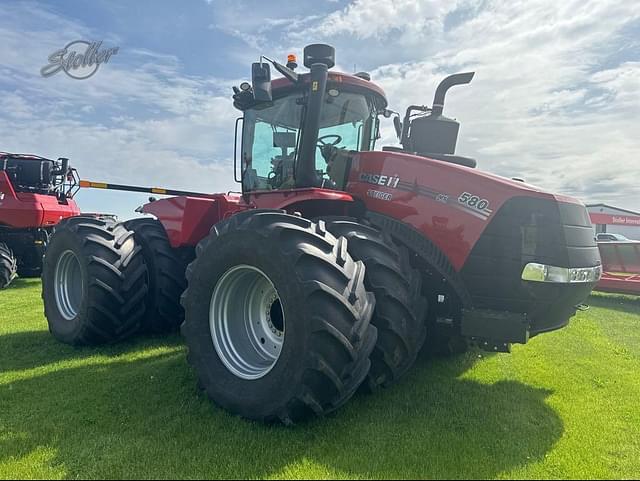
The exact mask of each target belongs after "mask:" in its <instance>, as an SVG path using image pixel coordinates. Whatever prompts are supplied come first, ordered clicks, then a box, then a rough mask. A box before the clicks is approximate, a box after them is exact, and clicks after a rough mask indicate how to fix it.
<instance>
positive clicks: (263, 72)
mask: <svg viewBox="0 0 640 481" xmlns="http://www.w3.org/2000/svg"><path fill="white" fill-rule="evenodd" d="M251 84H252V86H253V98H254V99H255V100H257V101H258V102H271V100H273V97H272V95H271V67H269V64H268V63H266V62H256V63H254V64H251Z"/></svg>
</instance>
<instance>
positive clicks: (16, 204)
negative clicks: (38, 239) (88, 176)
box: [0, 171, 80, 229]
mask: <svg viewBox="0 0 640 481" xmlns="http://www.w3.org/2000/svg"><path fill="white" fill-rule="evenodd" d="M0 198H2V199H1V200H0V225H6V226H9V227H13V228H16V229H29V228H41V227H52V226H54V225H56V224H57V223H58V222H60V221H61V220H62V219H66V218H67V217H73V216H75V215H79V214H80V209H78V206H77V204H76V203H75V201H74V200H73V199H67V203H66V204H63V203H60V202H58V199H57V197H56V196H55V195H43V194H30V193H16V191H15V190H14V189H13V186H12V185H11V182H9V178H8V177H7V174H6V172H3V171H0Z"/></svg>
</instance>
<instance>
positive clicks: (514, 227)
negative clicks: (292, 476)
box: [43, 45, 601, 424]
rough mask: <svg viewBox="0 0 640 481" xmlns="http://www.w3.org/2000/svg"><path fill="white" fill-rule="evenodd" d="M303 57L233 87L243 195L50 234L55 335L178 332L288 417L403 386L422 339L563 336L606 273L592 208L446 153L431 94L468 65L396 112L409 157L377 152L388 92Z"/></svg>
mask: <svg viewBox="0 0 640 481" xmlns="http://www.w3.org/2000/svg"><path fill="white" fill-rule="evenodd" d="M269 64H270V65H272V66H273V67H274V68H275V69H276V70H277V71H278V72H280V73H281V74H282V78H277V79H275V80H273V81H272V80H271V67H270V65H269ZM304 65H305V66H306V67H308V68H309V70H310V71H309V72H308V73H297V72H296V71H295V68H296V67H297V65H296V64H295V60H294V59H293V58H290V61H289V63H288V64H287V66H284V65H282V64H279V63H278V62H275V61H272V60H270V59H266V58H265V57H263V58H261V61H260V62H258V63H255V64H253V66H252V80H253V82H252V84H249V83H243V84H242V85H240V88H234V91H235V95H234V104H235V106H236V107H237V108H238V109H239V110H240V111H241V112H242V117H241V118H240V119H238V121H237V122H236V145H237V146H238V150H239V153H240V155H239V159H240V162H239V165H238V163H236V166H237V168H236V174H237V176H238V178H237V179H236V180H237V181H238V182H240V183H241V185H242V192H241V193H237V194H236V193H229V194H213V195H207V196H202V195H200V196H196V195H182V196H175V197H171V198H165V199H162V200H157V201H151V202H150V203H148V204H146V205H144V206H143V207H142V208H141V212H144V213H145V214H150V215H152V216H154V217H153V218H145V219H137V220H133V221H129V222H125V223H115V222H111V221H103V220H97V219H92V218H85V217H76V218H71V219H68V220H65V221H63V222H62V223H61V224H60V225H59V226H58V227H57V228H56V230H55V233H54V235H53V236H52V238H51V242H50V245H49V248H48V250H47V253H46V256H45V261H44V274H43V281H44V283H43V289H44V293H43V295H44V303H45V312H46V316H47V318H48V321H49V326H50V329H51V332H52V333H53V335H54V336H56V337H57V338H58V339H60V340H61V341H63V342H66V343H69V344H95V343H104V342H114V341H118V340H120V339H123V338H125V337H127V336H129V335H131V334H132V333H134V332H138V331H139V330H140V329H146V330H149V329H150V330H154V331H159V330H166V329H170V328H174V327H177V326H178V325H180V324H182V333H183V335H184V337H185V340H186V344H187V347H188V351H189V354H188V361H189V363H190V364H191V365H192V366H193V367H194V369H195V371H196V373H197V376H198V379H199V384H200V385H201V386H202V388H203V389H204V390H205V391H206V393H207V395H208V396H209V397H210V398H211V399H212V400H213V401H214V402H215V403H217V404H218V405H220V406H222V407H223V408H225V409H227V410H228V411H230V412H232V413H235V414H238V415H240V416H243V417H246V418H250V419H256V420H262V421H280V422H283V423H285V424H289V423H292V422H296V421H299V420H302V419H305V418H308V417H311V416H317V415H322V414H325V413H328V412H331V411H334V410H336V409H338V408H339V407H341V406H342V405H343V404H345V403H346V402H347V401H348V400H349V398H350V397H351V396H352V395H353V394H354V393H355V392H356V391H357V390H358V389H359V388H361V389H365V390H374V389H376V388H379V387H387V386H390V385H392V384H394V383H396V382H397V381H398V380H399V379H400V378H401V377H402V376H403V375H404V374H405V373H406V372H407V370H408V369H409V368H410V367H411V365H412V364H413V363H414V361H415V359H416V356H417V354H418V352H419V351H420V350H421V348H422V347H423V345H424V344H425V342H427V343H429V344H430V345H432V346H437V347H439V348H440V349H441V350H443V351H447V350H451V349H460V348H461V347H463V345H464V343H465V342H468V341H471V342H473V343H476V344H478V345H480V346H481V347H483V348H485V349H488V350H491V351H503V352H506V351H509V349H510V346H511V344H512V343H523V344H524V343H526V342H527V341H528V340H529V339H530V338H531V337H533V336H536V335H538V334H541V333H544V332H548V331H553V330H555V329H559V328H562V327H563V326H565V325H567V323H568V322H569V319H570V318H571V317H572V316H573V315H574V314H575V311H576V308H577V307H578V306H579V305H580V304H581V303H582V302H583V301H584V300H585V298H586V297H587V296H588V295H589V293H590V292H591V290H592V288H593V287H594V285H595V284H596V282H597V281H598V279H599V277H600V270H601V267H600V256H599V254H598V248H597V246H596V243H595V240H594V235H593V230H592V227H591V222H590V221H589V216H588V214H587V211H586V209H585V207H584V206H583V205H582V204H581V203H580V202H579V201H577V200H575V199H572V198H569V197H564V196H559V195H554V194H550V193H547V192H545V191H543V190H541V189H539V188H536V187H533V186H531V185H527V184H525V183H523V182H521V181H515V180H509V179H505V178H502V177H498V176H496V175H492V174H489V173H486V172H482V171H479V170H476V169H475V168H474V167H475V161H473V160H472V159H469V158H464V157H460V156H456V155H455V153H454V152H455V144H456V140H457V134H458V128H459V125H458V123H457V122H455V121H454V120H452V119H448V118H446V117H444V116H443V115H442V111H443V104H444V97H445V93H446V92H447V90H448V89H449V88H450V87H451V86H453V85H458V84H463V83H468V82H469V81H470V80H471V77H472V75H473V74H460V75H454V76H451V77H448V78H447V79H446V80H445V81H444V82H443V83H441V84H440V86H439V87H438V89H437V92H436V95H435V100H434V104H433V106H432V107H431V108H427V107H424V106H412V107H410V108H409V109H408V110H407V115H406V117H405V118H404V122H400V120H399V119H397V120H396V121H395V125H396V128H397V132H398V134H399V137H400V140H401V144H402V146H403V148H383V149H382V150H381V151H375V150H374V146H375V143H376V140H377V139H378V138H379V119H380V116H385V117H389V116H391V115H392V114H393V113H392V112H391V111H389V110H387V100H386V98H385V94H384V92H383V91H382V90H381V89H380V88H379V87H378V86H377V85H375V84H374V83H372V82H371V81H370V78H369V76H368V75H367V74H364V73H362V74H355V75H348V74H344V73H336V72H330V71H329V69H331V68H332V67H333V66H334V50H333V48H332V47H329V46H327V45H311V46H308V47H307V48H305V51H304ZM240 123H241V125H242V130H241V138H240V139H238V129H239V126H240ZM89 185H90V184H89ZM102 187H108V186H107V185H103V186H102ZM115 188H122V187H121V186H115ZM153 191H154V192H158V193H165V192H164V191H162V190H157V189H154V190H153ZM181 306H182V307H181ZM183 321H184V322H183Z"/></svg>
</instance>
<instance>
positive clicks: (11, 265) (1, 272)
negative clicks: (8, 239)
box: [0, 243, 18, 289]
mask: <svg viewBox="0 0 640 481" xmlns="http://www.w3.org/2000/svg"><path fill="white" fill-rule="evenodd" d="M17 269H18V268H17V262H16V258H15V257H14V255H13V252H12V251H11V249H9V246H7V244H4V243H0V289H6V288H7V287H9V284H11V282H12V281H13V279H15V277H16V275H17Z"/></svg>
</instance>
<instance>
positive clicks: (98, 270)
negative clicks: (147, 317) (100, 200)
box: [42, 217, 147, 345]
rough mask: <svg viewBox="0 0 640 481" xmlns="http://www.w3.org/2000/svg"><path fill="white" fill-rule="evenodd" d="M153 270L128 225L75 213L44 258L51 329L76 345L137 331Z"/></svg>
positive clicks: (62, 225)
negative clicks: (149, 268) (146, 263)
mask: <svg viewBox="0 0 640 481" xmlns="http://www.w3.org/2000/svg"><path fill="white" fill-rule="evenodd" d="M146 294H147V269H146V266H145V263H144V258H143V256H142V250H141V248H140V246H138V245H136V241H135V239H134V234H133V232H132V231H130V230H128V229H127V228H125V227H124V226H123V225H122V224H116V223H114V222H112V221H105V220H99V219H95V218H91V217H72V218H70V219H67V220H64V221H62V222H61V223H60V224H58V226H56V228H55V231H54V233H53V235H52V236H51V240H50V243H49V247H48V249H47V252H46V254H45V258H44V267H43V273H42V297H43V300H44V311H45V315H46V317H47V320H48V322H49V330H50V331H51V333H52V334H53V336H54V337H55V338H56V339H58V340H59V341H61V342H64V343H66V344H72V345H95V344H104V343H113V342H116V341H120V340H122V339H125V338H127V337H129V336H131V335H133V334H135V333H136V332H137V331H138V330H139V329H140V326H141V322H142V320H143V317H144V313H145V297H146Z"/></svg>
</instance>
